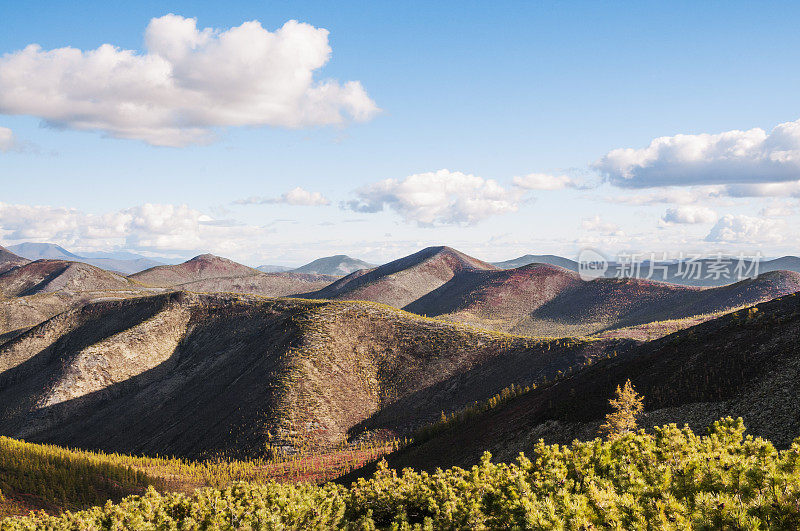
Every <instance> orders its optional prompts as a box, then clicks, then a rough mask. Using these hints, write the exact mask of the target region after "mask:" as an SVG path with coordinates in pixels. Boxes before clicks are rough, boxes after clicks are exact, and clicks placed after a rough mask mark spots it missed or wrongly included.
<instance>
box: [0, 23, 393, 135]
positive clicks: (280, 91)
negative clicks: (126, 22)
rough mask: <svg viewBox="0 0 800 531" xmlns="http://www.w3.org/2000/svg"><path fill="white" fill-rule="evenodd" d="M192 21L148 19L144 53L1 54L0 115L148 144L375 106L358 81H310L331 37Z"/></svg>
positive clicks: (341, 117)
mask: <svg viewBox="0 0 800 531" xmlns="http://www.w3.org/2000/svg"><path fill="white" fill-rule="evenodd" d="M196 23H197V21H196V20H195V19H187V18H183V17H180V16H177V15H166V16H163V17H161V18H154V19H152V20H151V21H150V23H149V25H148V26H147V30H146V33H145V44H146V52H144V53H138V52H136V51H133V50H122V49H119V48H116V47H115V46H112V45H110V44H104V45H102V46H100V47H99V48H97V49H95V50H87V51H82V50H78V49H76V48H69V47H67V48H58V49H54V50H42V48H41V47H40V46H38V45H36V44H31V45H29V46H27V47H26V48H25V49H23V50H20V51H17V52H14V53H9V54H6V55H4V56H2V57H0V112H1V113H4V114H25V115H32V116H37V117H40V118H42V119H43V120H45V121H46V122H47V123H49V124H53V125H55V126H59V127H68V128H72V129H79V130H97V131H104V132H106V133H107V134H109V135H111V136H114V137H118V138H132V139H140V140H144V141H145V142H148V143H150V144H154V145H163V146H183V145H187V144H191V143H198V142H206V141H208V140H209V139H210V138H211V136H212V129H213V128H215V127H226V126H277V127H289V128H300V127H307V126H317V125H326V124H338V123H342V122H344V121H345V120H346V116H347V117H349V118H350V119H353V120H356V121H364V120H368V119H370V118H371V117H372V116H374V115H375V114H376V113H377V111H378V108H377V106H376V105H375V103H374V102H373V101H372V99H370V97H369V96H368V95H367V93H366V91H365V90H364V88H363V87H362V86H361V84H360V83H359V82H358V81H348V82H345V83H343V84H340V83H338V82H336V81H332V80H325V81H317V80H315V79H314V73H315V71H316V70H318V69H319V68H321V67H322V66H323V65H325V63H327V62H328V59H329V58H330V54H331V48H330V45H329V44H328V31H327V30H325V29H322V28H315V27H313V26H311V25H309V24H304V23H299V22H296V21H293V20H290V21H289V22H287V23H286V24H284V25H283V26H282V27H281V28H279V29H278V30H276V31H274V32H270V31H267V30H266V29H264V28H263V27H262V26H261V24H260V23H259V22H257V21H251V22H245V23H244V24H242V25H241V26H238V27H234V28H230V29H228V30H217V29H211V28H205V29H202V30H200V29H198V28H197V25H196Z"/></svg>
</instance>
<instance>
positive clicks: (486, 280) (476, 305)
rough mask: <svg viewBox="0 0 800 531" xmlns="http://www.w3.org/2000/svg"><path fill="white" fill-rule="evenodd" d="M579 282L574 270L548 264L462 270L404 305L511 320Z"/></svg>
mask: <svg viewBox="0 0 800 531" xmlns="http://www.w3.org/2000/svg"><path fill="white" fill-rule="evenodd" d="M581 283H582V282H581V280H580V278H579V277H578V275H577V274H576V273H573V272H572V271H567V270H566V269H563V268H561V267H558V266H553V265H549V264H530V265H526V266H523V267H518V268H516V269H505V270H499V271H493V270H465V271H460V272H458V273H456V274H455V275H454V276H453V278H452V279H450V280H449V281H448V282H447V283H445V284H444V285H442V286H441V287H439V288H437V289H435V290H433V291H431V292H430V293H428V294H427V295H425V296H423V297H421V298H419V299H417V300H416V301H414V302H412V303H411V304H409V305H408V306H406V307H405V308H404V309H405V310H407V311H409V312H414V313H418V314H424V315H429V316H437V315H445V314H449V317H451V318H453V319H455V320H468V319H470V318H472V317H477V318H481V319H490V320H502V321H505V322H507V323H509V324H511V323H513V322H516V321H517V320H519V319H520V318H521V317H522V316H525V315H527V314H529V313H531V312H532V311H534V310H536V309H537V308H539V307H541V306H542V305H543V304H545V303H547V302H549V301H550V300H552V299H553V298H555V297H557V296H559V295H560V294H562V293H563V292H564V291H566V290H570V289H574V288H575V287H577V286H579V285H581Z"/></svg>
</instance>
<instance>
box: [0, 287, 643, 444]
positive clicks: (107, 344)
mask: <svg viewBox="0 0 800 531" xmlns="http://www.w3.org/2000/svg"><path fill="white" fill-rule="evenodd" d="M629 345H630V343H626V342H619V341H616V340H604V341H599V340H594V341H588V340H538V339H534V338H522V337H515V336H507V335H502V334H495V333H490V332H486V331H482V330H478V329H471V328H469V327H464V326H462V325H457V324H449V323H444V322H439V321H434V320H430V319H425V318H421V317H417V316H414V315H412V314H408V313H405V312H400V311H398V310H395V309H393V308H389V307H386V306H382V305H376V304H371V303H359V302H322V301H303V300H291V299H263V298H259V297H251V296H242V295H239V296H237V295H197V294H190V293H183V292H172V293H167V294H162V295H154V296H149V297H144V298H135V299H128V300H122V301H107V302H96V303H91V304H88V305H86V306H84V307H82V308H80V309H75V310H70V311H67V312H65V313H62V314H60V315H58V316H56V317H54V318H52V319H50V320H48V321H46V322H44V323H42V324H40V325H38V326H36V327H34V328H32V329H30V330H28V331H26V332H24V333H22V334H21V335H19V336H17V337H15V338H13V339H11V340H9V341H7V342H6V343H5V344H4V345H2V346H0V419H2V420H0V433H2V434H5V435H9V436H13V437H19V438H24V439H26V440H30V441H48V442H55V443H58V444H62V445H69V446H79V447H85V448H97V449H103V450H108V451H112V450H113V451H120V452H136V453H139V452H143V453H147V454H156V453H158V454H175V455H184V456H192V457H200V456H209V455H240V456H259V455H264V453H265V452H266V449H267V447H268V446H269V447H272V448H284V449H290V450H291V449H298V448H308V447H313V448H326V447H331V446H335V445H337V444H339V443H341V442H342V441H344V440H346V439H347V438H348V437H350V438H353V437H359V436H364V432H365V431H366V432H370V433H372V432H381V433H393V434H397V435H400V434H403V433H409V432H410V431H411V430H413V429H414V428H417V427H419V426H420V425H422V424H425V423H427V422H430V421H432V420H435V419H436V418H437V417H438V416H439V415H440V414H441V411H442V410H450V409H452V408H460V407H464V406H466V405H468V404H470V403H472V402H474V401H476V400H483V399H485V398H488V397H489V396H491V395H493V394H495V393H497V392H499V391H500V390H502V389H503V388H504V387H506V386H508V385H509V384H510V383H512V382H528V383H535V382H541V381H542V380H544V379H545V378H550V379H552V378H554V377H555V375H556V374H557V373H558V371H562V372H563V371H566V370H568V369H569V368H570V367H573V366H576V365H584V364H586V363H588V362H590V361H591V360H593V359H596V358H598V357H604V356H607V355H609V352H612V351H614V350H622V349H624V348H627V346H629ZM392 408H393V409H392ZM384 411H385V413H383V414H381V412H384Z"/></svg>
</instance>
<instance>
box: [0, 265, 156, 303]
mask: <svg viewBox="0 0 800 531" xmlns="http://www.w3.org/2000/svg"><path fill="white" fill-rule="evenodd" d="M138 287H141V286H140V285H139V284H137V283H135V282H132V281H130V280H129V279H127V278H125V277H123V276H121V275H117V274H115V273H111V272H109V271H104V270H102V269H100V268H99V267H95V266H92V265H89V264H84V263H81V262H67V261H64V260H37V261H35V262H30V263H28V264H25V265H23V266H20V267H17V268H15V269H12V270H10V271H6V272H5V273H3V274H2V275H0V295H2V296H4V297H21V296H25V295H33V294H35V293H52V292H56V291H64V292H82V291H106V290H118V289H132V288H138Z"/></svg>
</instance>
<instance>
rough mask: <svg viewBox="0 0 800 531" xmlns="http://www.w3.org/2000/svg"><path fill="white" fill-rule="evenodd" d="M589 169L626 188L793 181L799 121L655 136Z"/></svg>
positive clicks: (798, 173) (799, 159)
mask: <svg viewBox="0 0 800 531" xmlns="http://www.w3.org/2000/svg"><path fill="white" fill-rule="evenodd" d="M594 166H595V168H596V169H597V170H599V171H600V172H601V173H602V174H603V176H604V178H605V179H606V180H607V181H609V182H611V183H612V184H615V185H617V186H621V187H630V188H641V187H648V186H666V185H692V184H736V183H764V182H784V181H797V180H798V179H800V120H797V121H794V122H785V123H782V124H779V125H778V126H776V127H775V128H774V129H773V130H772V131H770V132H767V131H764V130H763V129H760V128H755V129H750V130H747V131H738V130H734V131H726V132H724V133H719V134H698V135H675V136H665V137H660V138H656V139H655V140H653V141H652V142H651V143H650V145H649V146H647V147H645V148H641V149H633V148H625V149H615V150H613V151H610V152H609V153H608V154H606V155H605V156H604V157H603V158H601V159H600V160H599V161H597V162H596V163H595V165H594Z"/></svg>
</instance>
